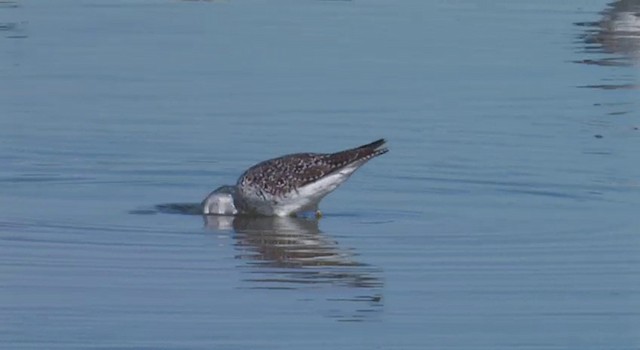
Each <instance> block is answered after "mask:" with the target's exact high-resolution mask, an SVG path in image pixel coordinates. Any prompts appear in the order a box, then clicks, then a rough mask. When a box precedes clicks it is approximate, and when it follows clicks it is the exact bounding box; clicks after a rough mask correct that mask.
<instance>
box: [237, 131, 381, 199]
mask: <svg viewBox="0 0 640 350" xmlns="http://www.w3.org/2000/svg"><path fill="white" fill-rule="evenodd" d="M384 143H385V140H384V139H380V140H377V141H374V142H372V143H370V144H367V145H364V146H360V147H357V148H352V149H348V150H345V151H341V152H336V153H296V154H289V155H286V156H282V157H278V158H274V159H270V160H266V161H264V162H261V163H258V164H256V165H254V166H252V167H251V168H249V169H248V170H247V171H245V172H244V174H242V176H240V178H239V179H238V183H237V186H238V188H239V189H240V191H241V192H243V193H245V194H247V193H253V194H255V195H256V196H258V197H261V198H263V199H265V200H270V199H271V198H274V197H279V196H283V195H286V194H287V193H290V192H294V191H297V189H299V188H301V187H303V186H305V185H307V184H310V183H313V182H315V181H318V180H320V179H322V178H323V177H325V176H327V175H330V174H332V173H334V172H336V171H339V170H340V169H342V168H344V167H346V166H349V165H351V164H354V163H357V162H362V164H364V163H365V162H366V161H367V160H369V159H371V158H373V157H377V156H379V155H381V154H384V153H386V152H387V151H388V149H386V148H381V147H382V146H383V145H384Z"/></svg>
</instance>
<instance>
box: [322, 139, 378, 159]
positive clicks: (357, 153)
mask: <svg viewBox="0 0 640 350" xmlns="http://www.w3.org/2000/svg"><path fill="white" fill-rule="evenodd" d="M386 142H387V141H386V140H385V139H379V140H376V141H373V142H371V143H368V144H366V145H362V146H359V147H356V148H351V149H348V150H344V151H340V152H336V153H333V154H332V155H331V158H333V159H334V160H335V161H336V162H339V163H342V164H344V165H348V164H351V163H355V162H359V161H367V160H369V159H371V158H374V157H377V156H379V155H382V154H385V153H387V152H389V149H388V148H386V147H383V146H384V144H385V143H386Z"/></svg>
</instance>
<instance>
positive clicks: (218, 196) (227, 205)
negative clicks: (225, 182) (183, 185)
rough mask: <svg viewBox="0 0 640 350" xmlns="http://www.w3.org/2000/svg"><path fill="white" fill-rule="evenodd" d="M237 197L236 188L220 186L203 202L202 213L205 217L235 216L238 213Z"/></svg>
mask: <svg viewBox="0 0 640 350" xmlns="http://www.w3.org/2000/svg"><path fill="white" fill-rule="evenodd" d="M235 196H236V187H235V186H220V187H218V188H216V189H215V190H214V191H213V192H211V193H209V195H208V196H207V198H205V199H204V200H203V201H202V211H203V213H204V214H205V215H207V214H214V215H235V214H237V213H238V209H237V208H236V205H235V201H234V198H235Z"/></svg>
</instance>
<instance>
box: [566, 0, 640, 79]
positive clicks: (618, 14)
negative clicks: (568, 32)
mask: <svg viewBox="0 0 640 350" xmlns="http://www.w3.org/2000/svg"><path fill="white" fill-rule="evenodd" d="M601 15H602V16H601V18H600V20H599V21H595V22H579V23H575V24H576V25H577V26H580V27H584V32H583V33H581V34H580V35H579V36H578V38H579V42H580V43H581V46H584V50H585V52H586V53H589V54H615V55H616V56H606V57H598V58H594V59H584V60H580V61H578V63H585V64H595V65H601V66H627V65H633V64H638V63H640V0H619V1H615V2H612V3H611V4H609V5H607V8H606V9H605V10H603V11H602V12H601ZM629 85H630V86H627V88H630V87H633V86H635V85H633V84H629Z"/></svg>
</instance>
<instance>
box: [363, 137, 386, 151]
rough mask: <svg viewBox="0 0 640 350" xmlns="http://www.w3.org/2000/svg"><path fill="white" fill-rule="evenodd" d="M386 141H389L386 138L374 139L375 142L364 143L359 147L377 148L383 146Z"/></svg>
mask: <svg viewBox="0 0 640 350" xmlns="http://www.w3.org/2000/svg"><path fill="white" fill-rule="evenodd" d="M385 143H387V140H385V139H379V140H376V141H373V142H371V143H368V144H366V145H362V146H360V147H358V148H357V149H365V148H373V149H376V148H379V147H381V146H382V145H384V144H385Z"/></svg>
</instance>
